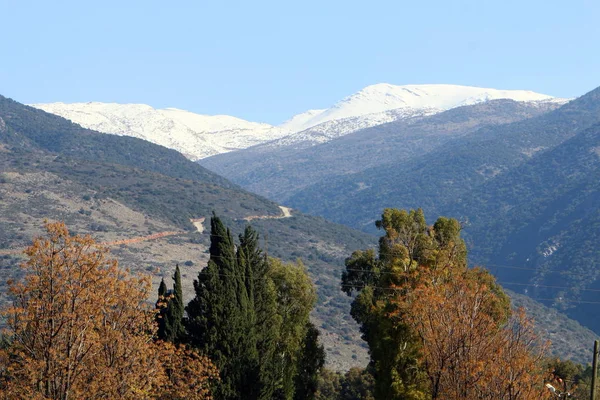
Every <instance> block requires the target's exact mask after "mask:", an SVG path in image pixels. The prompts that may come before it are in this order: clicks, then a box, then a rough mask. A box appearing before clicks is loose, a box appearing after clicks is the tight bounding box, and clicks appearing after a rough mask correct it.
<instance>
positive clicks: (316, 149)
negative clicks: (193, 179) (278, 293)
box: [199, 100, 559, 202]
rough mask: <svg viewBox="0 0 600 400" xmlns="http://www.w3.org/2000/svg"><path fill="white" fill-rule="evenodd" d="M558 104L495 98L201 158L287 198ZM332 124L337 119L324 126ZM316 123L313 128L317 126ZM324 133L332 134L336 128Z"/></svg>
mask: <svg viewBox="0 0 600 400" xmlns="http://www.w3.org/2000/svg"><path fill="white" fill-rule="evenodd" d="M558 107H559V105H558V104H554V103H543V104H540V103H525V102H516V101H512V100H494V101H489V102H485V103H479V104H476V105H471V106H462V107H457V108H453V109H451V110H448V111H444V112H441V113H437V114H435V115H431V116H424V117H423V116H422V117H412V118H402V119H400V120H396V121H394V122H390V123H387V124H381V125H378V126H374V127H371V128H367V129H363V130H359V131H357V132H354V133H351V134H347V135H345V136H343V137H339V138H337V139H333V140H330V141H326V142H325V143H323V144H320V145H309V146H299V145H298V143H292V144H288V145H286V146H283V145H281V144H278V145H277V146H272V143H271V142H269V143H265V144H262V145H257V146H253V147H250V148H248V149H245V150H239V151H235V152H231V153H226V154H219V155H216V156H213V157H208V158H205V159H202V160H200V161H199V163H200V164H201V165H203V166H205V167H207V168H208V169H210V170H212V171H215V172H217V173H218V174H220V175H223V176H225V177H227V178H228V179H231V180H232V181H233V182H235V183H238V184H240V185H241V186H243V187H245V188H247V189H248V190H251V191H253V192H254V193H258V194H261V195H264V196H267V197H269V198H271V199H274V200H277V201H281V202H285V201H286V200H287V199H288V198H290V197H292V196H293V195H294V194H295V193H296V192H298V191H300V190H302V188H304V187H306V186H309V185H312V184H316V183H318V182H324V184H327V182H329V181H330V180H331V179H333V178H335V177H337V176H342V175H347V174H352V173H357V172H360V171H364V170H367V169H369V168H374V167H377V166H379V165H385V164H389V163H392V162H393V163H401V162H406V161H408V160H410V159H413V158H418V157H420V156H423V155H424V154H426V153H428V152H430V151H432V150H434V149H435V148H437V147H439V146H442V145H444V144H445V143H448V142H450V141H452V140H455V139H457V138H459V137H462V136H465V135H467V134H469V133H472V132H474V131H476V130H477V129H479V128H481V127H483V126H487V125H499V124H503V123H509V122H514V121H519V120H522V119H527V118H531V117H533V116H537V115H541V114H543V113H545V112H548V111H550V110H553V109H555V108H558ZM342 121H344V120H342ZM330 124H333V122H332V123H326V124H321V125H319V127H320V126H322V125H330ZM316 128H318V127H315V128H311V129H309V131H311V132H316V131H315V129H316ZM323 134H324V135H329V136H331V133H330V132H324V133H323ZM296 136H299V134H298V135H296ZM314 136H316V133H315V134H313V137H314ZM287 138H288V137H285V138H283V139H279V140H277V141H276V142H280V141H283V140H284V139H287Z"/></svg>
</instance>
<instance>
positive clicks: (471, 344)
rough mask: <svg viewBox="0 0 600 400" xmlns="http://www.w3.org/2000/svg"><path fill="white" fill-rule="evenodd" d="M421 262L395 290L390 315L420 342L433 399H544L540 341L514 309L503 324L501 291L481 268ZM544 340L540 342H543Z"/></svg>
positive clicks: (529, 324) (528, 321)
mask: <svg viewBox="0 0 600 400" xmlns="http://www.w3.org/2000/svg"><path fill="white" fill-rule="evenodd" d="M450 272H451V273H450V274H448V271H440V270H432V269H429V268H420V270H419V271H418V273H417V274H414V275H413V276H412V280H407V284H409V285H410V289H409V290H405V291H399V292H398V293H402V294H401V295H398V296H396V297H395V298H394V299H393V300H392V303H393V304H394V305H395V307H396V308H395V310H394V311H392V312H391V313H390V316H391V317H394V318H401V319H402V321H403V322H404V323H407V324H408V325H409V327H410V328H411V330H412V331H413V332H414V334H415V335H416V336H417V337H418V338H419V341H420V344H421V365H422V368H424V370H425V372H426V374H427V376H428V377H429V380H430V382H431V394H432V397H433V398H443V399H465V398H484V399H515V400H516V399H532V400H533V399H536V400H537V399H543V398H545V397H544V396H546V393H545V392H544V391H543V390H542V389H543V388H541V387H540V382H542V377H543V371H541V370H540V368H539V366H538V363H539V361H540V358H541V355H542V353H543V349H544V347H543V345H541V343H539V341H538V339H537V337H536V336H535V335H534V334H533V331H532V326H531V325H532V324H531V321H530V320H528V319H527V318H526V317H525V314H524V312H522V311H519V312H518V313H517V314H516V315H515V316H514V317H513V318H512V319H511V320H510V321H509V324H508V325H504V322H505V321H506V311H504V312H501V309H502V305H503V300H504V299H503V298H502V296H499V295H498V294H497V293H496V292H495V291H494V290H492V288H491V287H490V285H489V283H493V280H490V279H488V278H486V277H482V276H481V271H479V272H478V271H475V272H473V271H470V270H463V269H457V270H453V271H450ZM540 345H541V346H540Z"/></svg>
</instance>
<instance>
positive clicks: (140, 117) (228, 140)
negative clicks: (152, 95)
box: [32, 102, 288, 160]
mask: <svg viewBox="0 0 600 400" xmlns="http://www.w3.org/2000/svg"><path fill="white" fill-rule="evenodd" d="M32 106H33V107H36V108H39V109H42V110H44V111H46V112H49V113H52V114H56V115H60V116H61V117H64V118H67V119H69V120H71V121H73V122H75V123H78V124H80V125H81V126H83V127H85V128H89V129H94V130H96V131H99V132H104V133H112V134H116V135H123V136H134V137H137V138H140V139H144V140H148V141H149V142H153V143H156V144H160V145H162V146H165V147H169V148H172V149H175V150H177V151H179V152H180V153H182V154H184V155H185V156H186V157H188V158H190V159H192V160H197V159H200V158H204V157H208V156H211V155H215V154H220V153H226V152H228V151H231V150H236V149H240V148H246V147H249V146H253V145H255V144H259V143H264V142H266V141H270V140H273V139H277V138H278V137H281V136H283V135H284V134H287V133H288V132H283V133H280V131H279V130H278V129H274V128H273V127H272V126H271V125H268V124H261V123H256V122H248V121H245V120H243V119H240V118H235V117H230V116H227V115H212V116H211V115H200V114H194V113H191V112H188V111H184V110H178V109H176V108H167V109H155V108H152V107H150V106H148V105H145V104H115V103H95V102H92V103H71V104H65V103H48V104H32Z"/></svg>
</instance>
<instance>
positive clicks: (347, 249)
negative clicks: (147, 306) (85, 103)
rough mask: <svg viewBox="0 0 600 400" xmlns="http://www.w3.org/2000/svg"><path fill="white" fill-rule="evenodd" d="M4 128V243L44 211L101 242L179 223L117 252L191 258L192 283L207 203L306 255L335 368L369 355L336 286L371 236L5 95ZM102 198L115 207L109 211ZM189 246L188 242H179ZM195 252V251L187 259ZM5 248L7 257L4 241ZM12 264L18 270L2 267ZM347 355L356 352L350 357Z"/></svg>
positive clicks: (136, 257)
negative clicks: (149, 243) (286, 208)
mask: <svg viewBox="0 0 600 400" xmlns="http://www.w3.org/2000/svg"><path fill="white" fill-rule="evenodd" d="M0 127H1V128H0V154H1V155H2V157H0V171H1V174H0V210H1V212H2V215H3V216H4V218H0V244H1V248H0V250H2V251H7V250H9V249H18V248H22V247H23V246H25V245H26V244H27V242H28V240H29V239H30V235H29V234H28V235H26V234H25V233H26V232H28V233H32V232H35V233H38V232H39V231H40V227H41V224H42V221H43V219H45V218H50V219H58V220H65V221H67V222H68V223H69V224H70V225H73V226H74V227H75V230H76V231H77V232H79V233H90V234H92V235H94V236H96V237H98V238H99V239H100V240H102V241H104V240H108V241H110V240H112V239H113V238H116V237H118V238H120V239H124V240H125V241H126V242H127V241H128V240H130V239H131V238H135V237H139V236H144V235H154V234H158V233H161V232H177V234H176V235H175V236H167V237H165V238H164V239H161V240H160V241H158V243H157V244H156V245H155V246H154V247H150V248H149V249H148V251H149V252H148V253H142V254H138V251H140V250H139V249H140V248H143V247H140V248H137V249H138V250H136V247H135V246H134V248H132V249H131V251H126V250H127V248H128V246H127V245H126V244H124V243H123V244H121V245H119V246H118V248H117V252H118V254H120V255H123V257H124V258H123V259H122V261H125V262H126V263H125V265H126V266H129V267H132V268H133V269H138V270H139V269H144V270H148V271H154V270H155V269H156V268H160V269H161V270H163V271H165V270H167V271H168V270H169V269H170V268H172V267H173V266H174V264H175V263H183V262H186V261H190V262H191V263H192V264H191V265H192V266H193V268H191V269H190V272H189V273H187V277H186V279H187V281H186V282H184V284H185V285H187V287H191V280H193V279H194V278H195V274H194V272H193V271H196V270H197V268H199V267H200V266H202V265H205V261H206V260H205V258H206V257H205V255H204V253H203V251H204V250H206V249H207V246H208V240H209V238H208V235H207V234H206V233H202V232H199V231H198V226H202V224H203V223H204V224H206V221H207V220H208V219H209V218H210V215H211V213H212V212H213V211H215V212H216V213H217V214H219V215H220V216H222V218H223V219H224V221H225V222H226V223H227V224H228V225H229V226H230V227H231V228H232V231H233V233H234V234H236V235H237V234H238V233H240V232H242V231H243V229H244V227H245V226H246V225H247V224H248V223H249V222H248V221H249V220H252V225H253V226H255V227H257V229H258V231H259V232H260V234H261V235H262V237H263V238H265V237H266V236H268V251H269V255H273V256H278V257H281V258H283V259H285V260H296V259H297V258H298V257H301V258H303V259H304V260H305V262H306V264H307V268H308V270H309V272H310V274H311V276H312V277H313V278H314V280H315V282H317V291H318V294H319V304H318V305H317V309H316V312H315V314H314V321H315V322H316V323H317V324H318V325H319V326H321V325H323V324H325V323H327V325H326V326H327V327H328V331H327V332H326V335H325V337H326V342H327V343H328V347H329V348H330V357H331V359H330V362H331V363H332V364H333V365H334V366H336V368H348V367H349V366H351V365H353V364H356V363H361V362H364V360H365V359H366V352H365V350H364V348H362V347H361V345H360V341H359V333H358V331H357V329H356V325H355V324H354V322H353V321H352V319H351V317H350V315H349V299H348V298H347V297H346V296H345V295H344V294H343V293H342V292H341V290H340V289H339V276H340V274H341V268H342V265H343V259H344V258H345V257H346V256H347V255H348V254H350V253H351V252H352V251H354V250H355V249H357V248H363V247H370V246H372V245H374V243H375V238H374V237H371V236H369V235H366V234H364V233H361V232H357V231H353V230H351V229H349V228H347V227H344V226H340V225H336V224H332V223H330V222H328V221H325V220H324V219H322V218H316V217H310V216H306V215H303V214H301V213H299V212H297V211H295V210H293V211H292V212H291V215H289V216H287V217H285V218H283V217H284V216H285V215H282V210H281V209H280V208H279V206H278V205H277V204H276V203H273V202H271V201H269V200H266V199H264V198H261V197H259V196H257V195H254V194H251V193H249V192H247V191H244V190H242V189H241V188H239V187H238V186H236V185H233V184H231V183H229V182H228V181H226V180H224V179H223V178H221V177H219V176H217V175H215V174H213V173H211V172H209V171H207V170H205V169H204V168H203V167H201V166H200V165H198V164H196V163H194V162H191V161H189V160H187V159H186V158H185V157H183V156H182V155H180V154H179V153H176V152H174V151H173V150H169V149H166V148H163V147H161V146H157V145H154V144H151V143H148V142H146V141H143V140H140V139H136V138H128V137H119V136H114V135H106V134H101V133H98V132H93V131H90V130H86V129H83V128H81V127H79V126H77V125H74V124H72V123H70V122H69V121H67V120H65V119H62V118H60V117H57V116H55V115H52V114H48V113H45V112H43V111H41V110H37V109H34V108H31V107H27V106H24V105H22V104H19V103H17V102H15V101H12V100H10V99H6V98H3V97H0ZM107 206H110V207H112V208H114V207H116V208H118V209H119V210H121V211H119V212H117V213H116V215H113V214H111V215H112V217H109V216H106V212H108V211H106V212H105V211H104V208H105V207H107ZM127 215H135V218H133V217H132V218H125V217H126V216H127ZM121 216H123V219H121ZM256 217H260V218H262V219H255V218H256ZM191 219H195V220H196V221H195V224H193V223H192V221H191ZM129 220H131V222H129ZM202 220H204V222H202ZM159 244H160V245H161V246H159ZM162 245H164V246H162ZM186 245H187V246H190V248H191V249H192V250H190V251H187V250H185V249H183V248H184V247H185V246H186ZM136 246H138V245H137V244H136ZM139 246H142V244H140V245H139ZM199 254H201V255H202V256H201V258H200V259H194V258H188V257H193V256H194V255H195V256H196V257H197V256H198V255H199ZM2 257H10V250H9V251H8V253H6V252H5V253H4V255H2V254H0V258H2ZM129 262H132V263H134V264H133V265H132V264H129ZM7 263H12V265H14V264H15V263H16V261H15V260H12V259H11V260H8V261H6V260H5V265H10V264H7ZM10 271H14V269H8V270H6V271H5V272H8V273H9V272H10ZM334 351H337V352H336V353H335V354H333V352H334ZM351 354H356V358H357V360H356V361H354V360H353V359H352V358H351Z"/></svg>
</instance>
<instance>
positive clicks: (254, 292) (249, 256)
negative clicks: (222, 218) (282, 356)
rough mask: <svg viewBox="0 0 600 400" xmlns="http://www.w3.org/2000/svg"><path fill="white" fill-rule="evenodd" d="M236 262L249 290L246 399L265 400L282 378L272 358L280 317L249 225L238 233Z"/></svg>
mask: <svg viewBox="0 0 600 400" xmlns="http://www.w3.org/2000/svg"><path fill="white" fill-rule="evenodd" d="M239 239H240V245H239V247H238V265H239V266H240V270H241V271H244V274H245V277H246V279H245V283H246V292H247V293H248V301H249V305H250V307H249V310H248V313H247V319H246V321H247V323H248V328H247V331H248V338H249V341H248V344H247V346H248V349H249V353H248V357H249V360H251V361H250V365H252V366H253V368H252V369H250V370H249V371H248V377H249V382H250V383H251V385H249V388H248V392H247V393H248V396H247V397H246V398H248V399H261V400H267V399H269V400H270V399H272V398H273V393H274V392H275V390H276V388H277V387H278V386H279V385H280V382H281V370H280V369H278V368H277V364H276V362H275V357H276V355H275V350H276V347H277V340H278V338H279V332H280V325H281V318H279V316H278V314H277V292H276V288H275V285H274V284H273V282H272V280H271V279H270V277H269V276H268V268H269V266H268V263H267V260H266V259H265V257H264V255H263V254H262V251H261V249H260V247H259V243H258V241H259V236H258V233H257V232H256V231H255V230H254V229H252V228H251V227H250V226H248V227H246V229H245V230H244V233H243V234H241V235H240V236H239Z"/></svg>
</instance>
